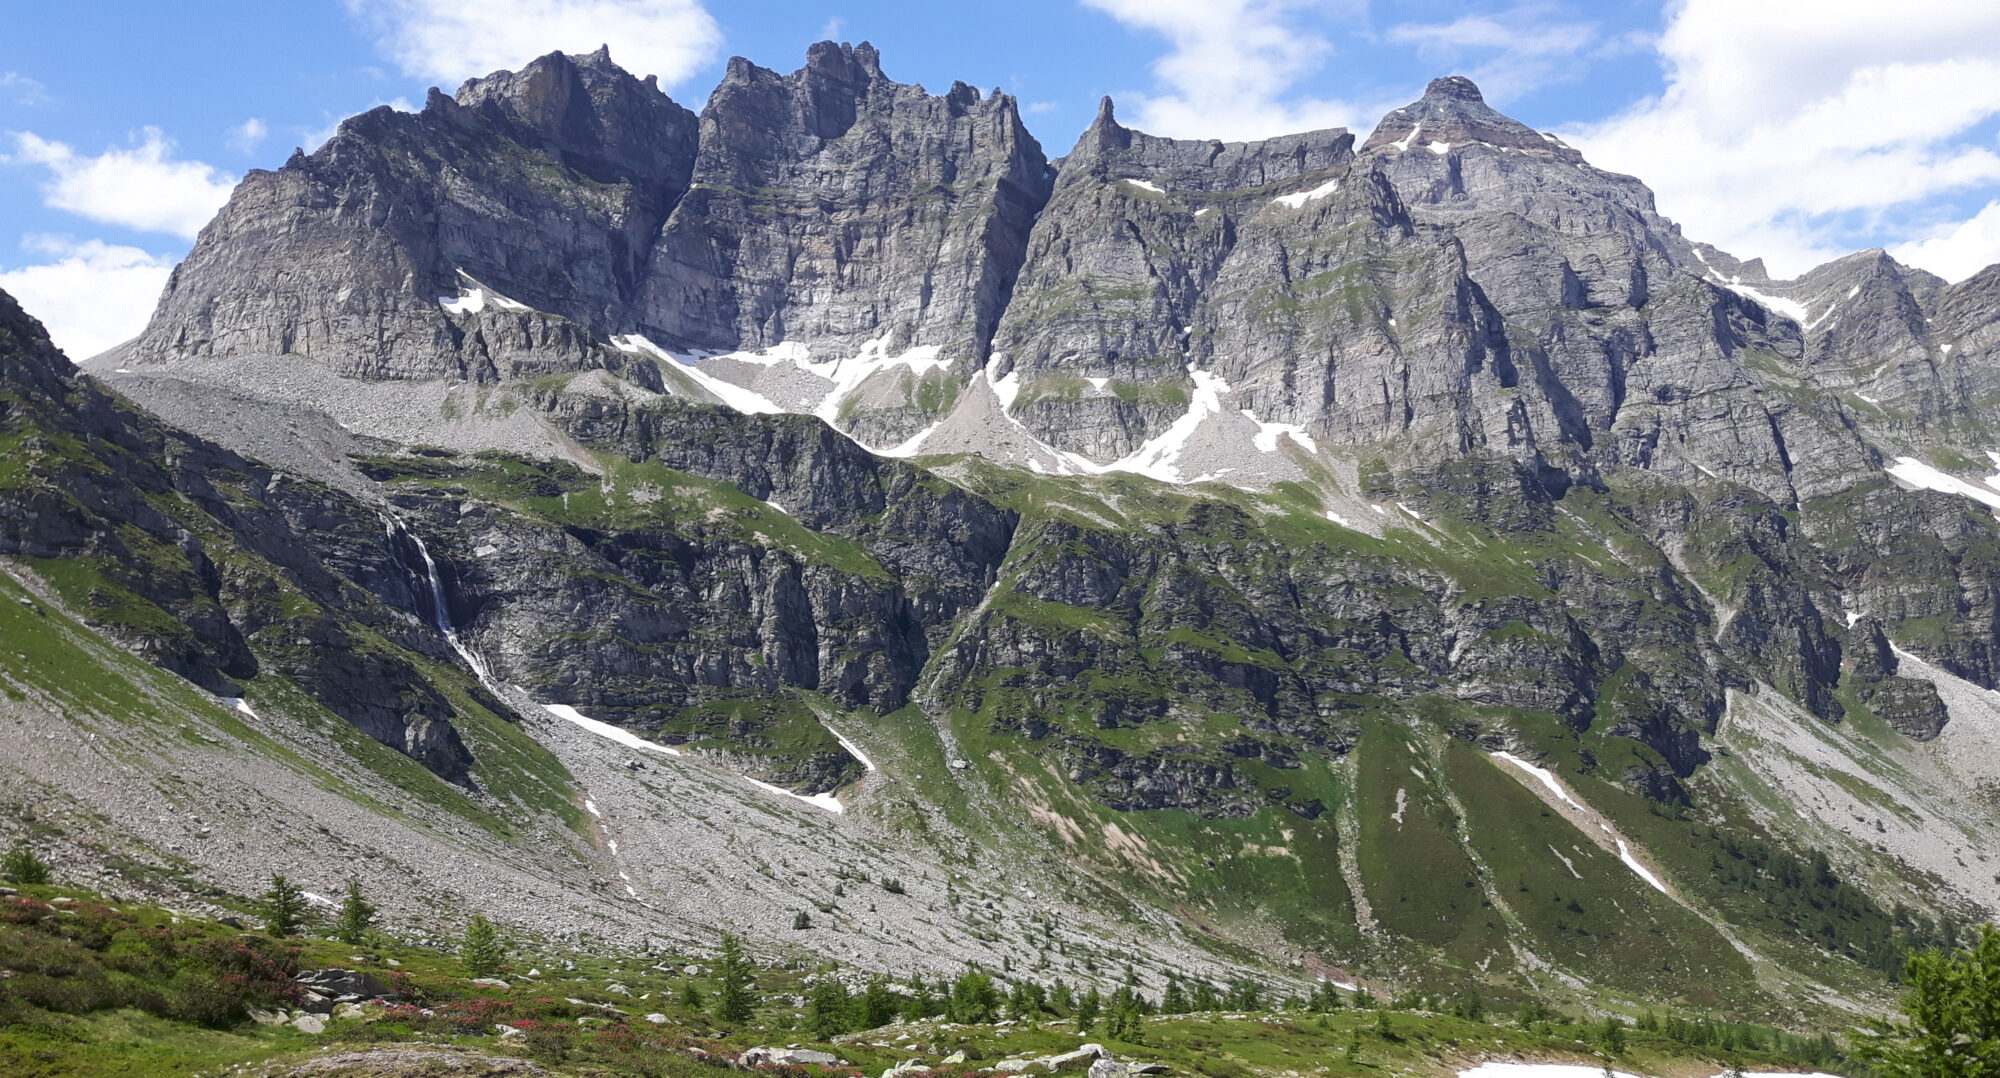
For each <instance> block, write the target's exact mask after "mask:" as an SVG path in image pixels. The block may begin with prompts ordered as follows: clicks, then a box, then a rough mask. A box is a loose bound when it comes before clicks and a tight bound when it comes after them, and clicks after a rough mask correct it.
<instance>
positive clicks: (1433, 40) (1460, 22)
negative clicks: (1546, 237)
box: [1386, 7, 1600, 104]
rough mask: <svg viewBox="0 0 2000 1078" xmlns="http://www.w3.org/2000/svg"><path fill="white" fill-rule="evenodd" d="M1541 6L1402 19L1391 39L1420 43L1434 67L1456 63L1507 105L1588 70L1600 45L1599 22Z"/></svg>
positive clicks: (1418, 46) (1423, 55) (1419, 53)
mask: <svg viewBox="0 0 2000 1078" xmlns="http://www.w3.org/2000/svg"><path fill="white" fill-rule="evenodd" d="M1544 16H1545V12H1544V11H1543V10H1542V9H1541V8H1538V7H1518V8H1513V9H1511V10H1508V11H1504V12H1498V13H1496V14H1491V15H1464V16H1461V17H1459V18H1457V19H1454V20H1452V21H1451V22H1446V23H1402V24H1400V25H1397V26H1392V27H1390V28H1389V31H1388V33H1387V35H1386V36H1387V38H1388V40H1390V41H1392V42H1396V43H1398V44H1404V45H1414V46H1416V50H1417V56H1418V57H1419V58H1421V59H1423V60H1425V61H1426V62H1428V63H1430V64H1432V65H1433V66H1439V65H1443V66H1451V67H1456V66H1458V65H1460V64H1462V63H1467V62H1470V63H1471V64H1472V65H1473V66H1472V67H1471V68H1470V69H1469V70H1466V71H1465V72H1464V73H1465V74H1466V75H1468V76H1470V77H1471V78H1472V80H1473V81H1474V82H1477V83H1478V84H1479V89H1480V93H1481V94H1482V95H1483V96H1484V97H1486V99H1487V100H1489V101H1493V102H1496V103H1502V104H1504V103H1505V102H1507V101H1509V100H1511V99H1513V98H1515V97H1518V96H1520V95H1522V94H1524V93H1527V92H1528V91H1530V90H1535V89H1539V88H1540V87H1542V86H1546V85H1548V84H1549V83H1550V82H1554V81H1560V80H1562V79H1566V78H1575V77H1576V76H1578V75H1581V74H1582V73H1583V64H1582V60H1583V59H1584V58H1585V57H1586V56H1587V55H1588V54H1590V53H1591V52H1593V51H1595V50H1594V49H1593V46H1599V45H1600V41H1599V37H1600V35H1599V33H1598V29H1597V26H1596V25H1595V24H1593V23H1587V22H1566V21H1563V20H1560V19H1550V18H1546V17H1544Z"/></svg>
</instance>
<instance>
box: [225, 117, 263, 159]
mask: <svg viewBox="0 0 2000 1078" xmlns="http://www.w3.org/2000/svg"><path fill="white" fill-rule="evenodd" d="M270 134H271V129H270V127H268V126H266V125H265V123H264V121H262V120H260V119H258V118H257V117H255V116H252V117H250V118H249V119H247V120H245V121H243V122H242V123H240V124H237V125H236V126H235V127H232V128H230V129H229V136H228V142H229V148H230V149H232V150H235V151H236V152H237V153H256V152H257V147H259V146H261V145H263V144H264V139H265V138H266V137H268V136H269V135H270Z"/></svg>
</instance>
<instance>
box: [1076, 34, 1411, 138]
mask: <svg viewBox="0 0 2000 1078" xmlns="http://www.w3.org/2000/svg"><path fill="white" fill-rule="evenodd" d="M1083 2H1084V3H1085V4H1086V5H1088V6H1090V7H1093V8H1096V9H1098V10H1099V11H1102V12H1104V13H1105V14H1107V15H1109V16H1111V17H1112V18H1114V19H1117V20H1118V21H1119V22H1121V23H1124V24H1125V25H1127V26H1130V27H1133V28H1135V29H1141V30H1147V31H1151V32H1154V33H1157V34H1160V35H1162V36H1164V37H1165V38H1166V39H1167V42H1168V43H1169V45H1171V46H1172V49H1171V51H1169V52H1168V53H1167V54H1166V55H1165V56H1162V57H1161V58H1160V59H1158V60H1156V61H1154V62H1153V65H1152V70H1153V76H1154V78H1156V79H1157V80H1158V81H1159V84H1160V86H1161V87H1162V90H1163V92H1161V93H1157V94H1140V95H1137V99H1136V108H1133V109H1131V110H1130V113H1131V114H1130V115H1129V116H1126V117H1124V118H1123V119H1122V121H1121V122H1127V123H1131V124H1133V126H1136V127H1140V128H1143V129H1145V130H1146V131H1148V132H1151V133H1153V134H1157V135H1168V136H1172V137H1177V138H1224V139H1257V138H1268V137H1270V136H1272V135H1282V134H1288V133H1291V132H1295V131H1305V130H1310V129H1313V128H1320V127H1344V126H1348V127H1351V126H1357V125H1358V124H1359V123H1361V122H1368V123H1373V122H1374V119H1375V117H1376V116H1379V115H1380V112H1375V113H1372V114H1371V113H1368V112H1366V111H1364V110H1363V109H1362V108H1360V107H1357V106H1356V105H1354V104H1353V103H1351V102H1346V101H1338V100H1331V99H1324V98H1296V99H1288V95H1289V94H1290V92H1291V91H1292V89H1293V87H1295V86H1296V85H1297V84H1298V82H1299V81H1300V80H1301V79H1304V78H1305V77H1307V76H1309V75H1311V74H1313V73H1314V72H1315V70H1317V68H1318V66H1319V65H1320V63H1321V61H1323V60H1325V59H1326V58H1327V57H1328V56H1330V55H1332V53H1333V45H1332V43H1331V42H1329V41H1328V40H1327V39H1326V37H1325V36H1324V35H1322V34H1319V33H1315V32H1313V31H1312V30H1311V29H1309V28H1308V23H1309V22H1310V21H1311V20H1310V16H1311V15H1314V14H1326V13H1329V12H1348V11H1352V10H1355V9H1354V8H1353V6H1352V5H1350V4H1346V3H1331V2H1328V0H1083Z"/></svg>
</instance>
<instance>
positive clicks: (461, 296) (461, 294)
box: [438, 270, 533, 314]
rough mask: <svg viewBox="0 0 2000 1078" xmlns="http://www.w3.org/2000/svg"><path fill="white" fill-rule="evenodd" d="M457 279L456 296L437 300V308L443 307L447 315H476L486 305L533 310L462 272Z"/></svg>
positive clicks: (501, 308)
mask: <svg viewBox="0 0 2000 1078" xmlns="http://www.w3.org/2000/svg"><path fill="white" fill-rule="evenodd" d="M458 278H459V282H460V283H459V286H458V295H456V296H441V297H439V299H438V306H440V307H443V308H444V309H445V311H446V312H447V313H449V314H478V313H479V312H481V311H483V310H485V309H486V307H487V305H488V304H491V305H492V306H494V307H496V308H498V309H500V310H503V311H528V310H533V308H532V307H529V306H528V305H527V304H525V303H520V302H517V301H515V300H511V299H508V298H507V297H506V296H503V295H501V294H500V293H498V292H495V291H493V290H492V289H491V288H488V287H486V286H485V285H483V284H480V283H479V282H478V281H475V280H473V279H472V277H471V275H470V274H467V273H466V272H465V271H464V270H459V271H458Z"/></svg>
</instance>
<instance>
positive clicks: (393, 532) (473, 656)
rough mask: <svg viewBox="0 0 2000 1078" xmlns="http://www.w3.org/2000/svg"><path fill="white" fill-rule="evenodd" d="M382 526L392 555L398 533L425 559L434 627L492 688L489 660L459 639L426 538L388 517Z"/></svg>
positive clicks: (425, 574) (425, 576) (484, 682)
mask: <svg viewBox="0 0 2000 1078" xmlns="http://www.w3.org/2000/svg"><path fill="white" fill-rule="evenodd" d="M382 524H383V526H384V527H386V528H387V529H388V532H389V541H390V549H391V551H393V550H394V549H395V540H396V536H397V534H398V533H401V535H402V536H403V537H404V538H406V539H408V540H409V541H410V543H411V545H413V546H415V547H416V548H417V556H418V557H420V558H422V559H424V579H425V581H426V582H427V583H428V584H429V585H430V589H431V610H432V617H431V623H432V624H433V625H435V626H436V627H437V631H438V632H439V633H441V634H443V636H444V640H445V643H447V644H450V645H451V650H453V651H455V652H457V653H458V657H459V658H461V659H464V660H465V665H467V666H469V667H471V668H472V672H473V673H474V674H476V675H478V677H479V680H480V682H481V683H482V684H484V685H486V686H487V687H489V688H491V687H492V685H493V672H492V671H491V670H490V669H489V668H488V667H487V665H486V660H485V659H482V658H480V657H479V653H478V652H476V651H473V650H472V649H471V648H469V647H467V646H466V645H465V642H464V641H462V640H460V639H459V638H458V627H457V626H455V625H453V624H452V621H451V607H450V606H449V605H448V604H447V603H446V602H445V600H444V580H443V578H442V577H440V576H439V575H438V567H437V562H436V561H434V560H432V558H431V552H430V548H429V547H426V546H425V545H424V541H423V539H422V537H420V536H418V535H417V533H416V532H413V531H411V530H410V529H408V528H406V527H404V526H403V524H402V522H401V521H399V520H396V519H395V518H393V517H388V516H384V517H383V518H382Z"/></svg>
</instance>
